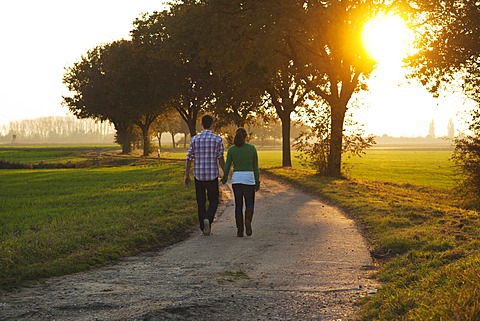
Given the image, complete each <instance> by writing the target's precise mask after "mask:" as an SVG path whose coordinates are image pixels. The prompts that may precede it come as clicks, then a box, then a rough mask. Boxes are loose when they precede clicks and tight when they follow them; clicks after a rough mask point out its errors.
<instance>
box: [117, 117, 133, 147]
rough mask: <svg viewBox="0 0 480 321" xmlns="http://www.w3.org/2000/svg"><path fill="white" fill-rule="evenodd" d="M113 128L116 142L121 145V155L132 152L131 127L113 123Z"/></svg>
mask: <svg viewBox="0 0 480 321" xmlns="http://www.w3.org/2000/svg"><path fill="white" fill-rule="evenodd" d="M113 126H114V127H115V130H116V131H117V142H118V143H120V145H122V154H129V153H131V152H132V127H131V125H128V124H124V123H119V122H113Z"/></svg>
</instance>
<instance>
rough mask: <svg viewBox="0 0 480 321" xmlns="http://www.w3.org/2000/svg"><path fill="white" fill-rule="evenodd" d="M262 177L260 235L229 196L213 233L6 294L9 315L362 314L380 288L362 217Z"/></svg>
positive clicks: (1, 313)
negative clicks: (240, 223) (363, 300)
mask: <svg viewBox="0 0 480 321" xmlns="http://www.w3.org/2000/svg"><path fill="white" fill-rule="evenodd" d="M262 179H263V180H262V187H261V189H260V191H259V192H258V193H257V197H256V204H255V214H254V219H253V235H252V236H251V237H243V238H239V237H236V227H235V219H234V207H233V204H232V202H230V203H228V205H227V206H226V207H223V208H222V209H220V211H219V213H217V220H216V221H215V222H214V224H213V225H212V235H210V236H203V235H201V233H200V231H199V232H198V233H195V235H194V236H192V237H191V238H189V239H188V240H186V241H183V242H180V243H178V244H175V245H173V246H171V247H169V248H167V249H164V250H161V251H159V252H156V253H148V254H143V255H138V256H134V257H130V258H127V259H125V260H122V261H120V262H118V263H116V264H112V265H110V266H108V267H104V268H100V269H96V270H92V271H88V272H84V273H78V274H74V275H69V276H65V277H60V278H53V279H50V280H49V281H47V282H46V283H45V284H44V285H42V286H39V287H35V288H27V289H22V290H21V291H20V292H18V293H13V294H6V295H5V294H4V295H2V296H0V320H350V319H353V318H354V317H355V316H356V314H357V309H358V307H356V306H355V304H354V303H355V301H356V300H357V299H358V298H360V297H362V296H364V295H366V294H367V292H368V291H369V290H372V289H374V288H375V287H376V284H375V283H374V281H373V280H371V279H370V278H369V273H371V272H370V271H371V270H372V269H373V264H372V259H371V257H370V254H369V252H368V250H367V247H366V244H365V242H364V240H363V238H362V236H361V235H360V233H359V232H358V230H357V229H356V227H355V225H354V222H353V221H352V220H350V219H348V218H346V217H345V216H344V215H343V214H342V213H341V212H340V211H338V210H337V209H336V208H334V207H331V206H327V205H325V204H323V203H321V202H320V201H318V200H316V199H315V198H313V197H311V196H309V195H306V194H305V193H302V192H300V191H298V190H296V189H294V188H292V187H289V186H286V185H283V184H280V183H278V182H276V181H273V180H269V179H265V178H264V177H263V178H262ZM223 188H224V189H225V190H226V191H227V192H228V190H227V189H226V188H225V187H223ZM192 193H193V190H192Z"/></svg>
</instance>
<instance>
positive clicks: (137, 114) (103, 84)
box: [64, 40, 177, 156]
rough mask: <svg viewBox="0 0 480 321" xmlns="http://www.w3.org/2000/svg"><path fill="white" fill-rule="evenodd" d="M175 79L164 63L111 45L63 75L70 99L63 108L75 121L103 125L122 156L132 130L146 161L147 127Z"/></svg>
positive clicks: (126, 44) (125, 44)
mask: <svg viewBox="0 0 480 321" xmlns="http://www.w3.org/2000/svg"><path fill="white" fill-rule="evenodd" d="M175 73H176V68H175V67H174V66H173V65H172V64H170V63H169V62H168V61H165V60H160V59H153V58H151V57H149V56H148V55H147V52H146V51H144V50H142V48H141V47H135V46H134V43H132V42H131V41H125V40H122V41H116V42H113V43H111V44H108V45H104V46H100V47H97V48H95V49H94V50H91V51H90V52H88V54H87V56H85V57H82V60H81V61H80V62H78V63H76V64H75V65H74V66H73V67H71V68H69V69H68V70H67V73H66V74H65V76H64V83H66V84H67V85H68V88H69V90H70V91H73V92H75V94H74V95H73V96H72V97H64V102H65V104H66V105H67V106H68V107H69V109H70V111H72V112H73V113H74V114H75V115H76V116H78V117H83V118H85V117H94V118H99V119H102V120H104V119H109V120H110V121H111V122H112V123H113V124H114V125H115V128H116V129H117V131H118V132H119V133H118V135H117V139H118V140H119V141H121V142H122V146H124V147H123V151H124V152H129V151H130V148H129V147H127V146H128V145H129V144H130V141H129V140H130V138H131V131H132V125H133V124H135V125H137V126H138V127H139V128H140V129H141V131H142V137H143V149H144V151H143V155H144V156H147V155H148V154H149V152H150V135H149V128H150V125H151V124H152V122H153V121H154V120H155V119H156V118H157V116H158V115H159V114H160V113H161V112H162V110H165V109H166V107H167V106H168V104H167V102H168V101H169V100H170V99H171V97H173V96H174V95H175V94H176V88H177V87H176V84H175V82H172V81H171V79H172V78H173V77H172V75H174V74H175Z"/></svg>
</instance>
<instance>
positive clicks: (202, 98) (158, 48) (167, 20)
mask: <svg viewBox="0 0 480 321" xmlns="http://www.w3.org/2000/svg"><path fill="white" fill-rule="evenodd" d="M173 12H174V13H173ZM182 18H183V16H182V14H181V12H175V10H173V9H172V10H171V11H163V12H160V13H158V12H155V13H153V14H151V15H144V16H143V17H141V18H138V19H136V20H135V22H134V29H133V30H132V37H133V41H134V42H135V43H137V44H138V45H139V46H141V47H143V48H145V50H146V51H148V53H149V55H150V56H152V57H157V58H158V57H161V59H166V60H168V61H169V62H170V63H171V64H172V65H174V66H176V68H177V73H176V74H175V77H174V78H173V77H172V78H171V79H170V82H173V83H176V85H177V92H176V95H175V97H174V98H173V99H172V100H171V105H172V106H173V108H175V109H176V110H177V111H178V113H179V115H180V116H181V117H182V119H183V120H184V121H185V122H186V123H187V125H188V128H189V130H190V135H191V136H195V135H196V124H197V119H198V117H199V115H200V114H201V113H202V112H204V111H206V110H208V108H209V106H211V104H212V102H213V100H214V95H213V87H214V86H215V81H216V79H215V77H214V75H213V74H212V73H211V71H210V69H209V68H208V67H205V66H198V65H195V64H194V60H195V56H196V55H198V48H197V47H196V45H195V43H192V42H190V41H188V40H189V39H188V38H187V35H185V34H183V35H176V34H175V32H176V31H178V28H177V29H175V26H176V23H178V22H179V21H180V23H184V22H183V21H182Z"/></svg>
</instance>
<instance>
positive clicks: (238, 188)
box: [232, 184, 255, 217]
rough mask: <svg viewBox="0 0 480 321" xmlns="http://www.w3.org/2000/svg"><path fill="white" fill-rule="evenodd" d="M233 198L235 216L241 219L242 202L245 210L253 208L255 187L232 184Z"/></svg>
mask: <svg viewBox="0 0 480 321" xmlns="http://www.w3.org/2000/svg"><path fill="white" fill-rule="evenodd" d="M232 188H233V195H234V196H235V216H238V217H243V202H244V200H245V208H246V209H247V208H248V209H252V210H253V208H254V206H255V185H245V184H232Z"/></svg>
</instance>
